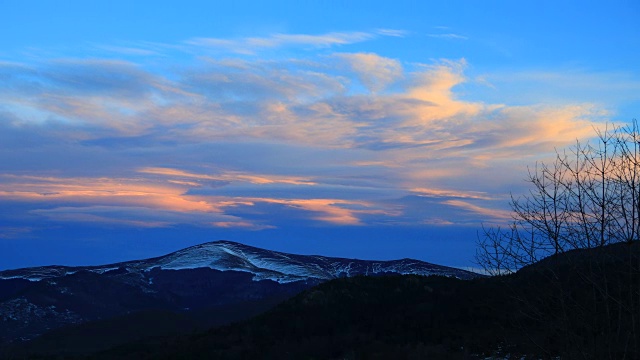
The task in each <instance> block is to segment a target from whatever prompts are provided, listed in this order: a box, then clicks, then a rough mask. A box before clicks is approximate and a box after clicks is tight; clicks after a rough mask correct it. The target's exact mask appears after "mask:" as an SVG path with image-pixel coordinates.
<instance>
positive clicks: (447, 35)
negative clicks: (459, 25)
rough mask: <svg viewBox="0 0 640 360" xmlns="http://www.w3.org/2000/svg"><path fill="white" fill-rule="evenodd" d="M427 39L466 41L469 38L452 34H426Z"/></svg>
mask: <svg viewBox="0 0 640 360" xmlns="http://www.w3.org/2000/svg"><path fill="white" fill-rule="evenodd" d="M427 36H428V37H432V38H438V39H451V40H468V39H469V38H468V37H466V36H464V35H460V34H454V33H446V34H427Z"/></svg>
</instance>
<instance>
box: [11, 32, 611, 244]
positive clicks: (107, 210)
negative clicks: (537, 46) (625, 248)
mask: <svg viewBox="0 0 640 360" xmlns="http://www.w3.org/2000/svg"><path fill="white" fill-rule="evenodd" d="M404 35H405V33H404V32H402V31H398V30H377V31H375V32H351V33H327V34H322V35H303V34H275V35H272V36H268V37H263V38H241V39H212V38H197V39H191V40H187V41H185V42H184V43H182V44H178V45H176V46H175V49H178V50H175V51H179V52H181V54H182V56H183V57H184V56H187V57H189V56H194V57H193V58H192V59H191V60H190V61H186V62H175V63H172V65H171V66H158V65H157V64H156V63H155V62H153V61H151V60H148V59H147V60H145V59H146V58H145V57H144V56H147V55H150V54H154V52H152V51H151V50H148V51H147V52H142V50H144V49H139V50H140V51H138V52H137V53H136V54H135V55H139V56H142V58H141V59H140V60H138V61H132V60H122V59H121V60H113V59H100V58H91V59H86V58H83V59H54V60H44V61H40V62H33V63H0V144H2V145H0V202H6V203H9V202H12V203H22V204H28V210H27V211H26V212H25V214H24V216H26V217H29V218H30V219H33V220H34V221H35V223H36V224H37V222H38V221H47V222H80V223H94V224H109V226H125V227H168V226H174V225H184V224H189V225H195V226H202V227H220V228H242V229H249V230H261V229H273V228H277V227H280V226H283V224H286V223H287V222H288V221H297V222H304V223H305V224H309V225H310V226H327V225H332V226H368V225H374V224H375V225H388V226H408V225H411V226H418V225H420V224H427V225H430V226H433V225H437V226H454V225H460V226H467V225H470V224H475V225H477V224H478V223H479V222H481V221H504V220H505V219H506V218H508V216H507V214H506V213H505V211H504V210H505V209H504V206H505V200H506V198H507V196H506V194H507V193H508V192H509V191H510V190H511V189H512V188H513V186H514V184H516V183H519V181H520V179H521V178H522V170H523V169H524V168H525V167H526V165H529V164H531V163H533V161H535V160H537V159H540V158H545V157H546V156H548V154H549V153H550V152H552V151H553V149H554V147H562V146H564V145H566V144H569V143H571V142H572V141H574V140H575V139H576V138H585V137H589V136H591V135H592V133H593V124H594V121H598V120H599V119H600V118H601V116H602V110H601V109H600V108H598V107H597V106H596V105H594V104H590V103H564V104H554V105H545V104H529V105H522V104H519V105H517V106H516V105H509V104H505V103H487V102H483V101H480V100H467V99H469V98H471V97H470V96H469V95H468V94H467V95H466V96H465V97H462V96H461V95H460V93H459V89H460V88H461V87H462V86H464V85H465V84H467V83H469V82H470V80H469V79H468V78H467V77H466V76H465V71H466V68H467V66H468V65H467V63H466V61H465V60H464V59H457V60H436V61H430V62H428V63H424V64H415V63H412V64H405V63H402V62H401V61H400V60H398V59H393V58H388V57H385V56H383V55H380V54H376V53H373V52H346V51H337V50H340V49H335V47H337V46H344V45H348V44H353V43H357V42H362V41H371V40H374V39H375V38H377V37H382V36H384V37H388V36H394V37H398V36H404ZM434 36H435V35H434ZM438 36H440V37H448V38H453V37H454V34H444V35H438ZM455 38H456V39H457V38H459V37H458V36H457V35H456V37H455ZM283 47H302V48H312V49H318V48H321V49H323V51H321V52H305V53H303V54H301V55H299V56H297V57H296V56H293V57H287V58H282V57H276V56H273V57H270V56H268V54H267V53H265V52H266V51H268V50H269V49H274V48H283ZM165 48H166V46H165ZM104 49H107V50H109V49H110V50H111V51H113V52H114V53H122V51H121V50H122V49H121V48H117V49H116V48H113V47H111V48H109V47H103V50H104ZM211 49H215V50H216V51H218V52H219V53H223V54H225V55H224V56H222V55H215V56H214V55H213V54H211V53H208V51H209V50H211ZM133 50H135V49H133ZM129 53H131V51H129ZM192 54H193V55H192ZM203 54H205V55H203ZM207 54H208V55H207ZM258 54H260V56H258ZM150 56H151V55H150ZM5 229H6V231H4V233H6V234H16V233H18V232H19V231H18V230H15V229H14V228H13V227H11V226H8V227H5ZM2 236H9V235H2Z"/></svg>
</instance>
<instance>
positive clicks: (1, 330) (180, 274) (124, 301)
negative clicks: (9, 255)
mask: <svg viewBox="0 0 640 360" xmlns="http://www.w3.org/2000/svg"><path fill="white" fill-rule="evenodd" d="M384 274H416V275H442V276H446V277H454V278H459V279H472V278H475V277H478V276H479V275H477V274H474V273H472V272H468V271H464V270H460V269H455V268H450V267H445V266H439V265H434V264H430V263H426V262H423V261H418V260H411V259H402V260H393V261H368V260H355V259H343V258H331V257H324V256H315V255H293V254H286V253H282V252H276V251H270V250H265V249H259V248H255V247H250V246H246V245H243V244H239V243H234V242H230V241H216V242H210V243H205V244H201V245H197V246H193V247H189V248H186V249H183V250H180V251H177V252H174V253H171V254H168V255H165V256H161V257H157V258H152V259H145V260H137V261H128V262H122V263H117V264H109V265H102V266H83V267H67V266H45V267H34V268H25V269H17V270H7V271H2V272H0V344H1V343H10V342H16V341H19V340H28V339H32V338H35V337H37V336H38V335H40V334H43V333H45V332H47V331H49V330H51V329H56V328H60V327H62V326H65V325H71V324H81V323H85V322H87V321H91V320H99V319H110V318H114V317H116V316H126V315H127V314H134V313H136V312H140V311H148V310H168V311H173V312H181V313H194V314H195V313H197V314H203V313H206V314H208V315H207V316H206V317H205V318H206V320H207V321H204V319H200V320H201V322H203V323H201V325H202V326H206V325H211V324H220V323H225V322H229V321H233V320H237V319H241V318H244V317H246V316H248V315H252V314H254V313H255V312H256V311H257V310H256V309H263V310H264V309H266V307H267V305H266V304H270V305H269V306H272V305H273V304H275V302H277V301H280V300H283V299H286V298H288V297H291V296H293V295H295V294H297V293H299V292H301V291H302V290H304V289H308V288H310V287H312V286H314V285H317V284H319V283H321V282H324V281H327V280H330V279H335V278H341V277H351V276H357V275H384ZM229 308H235V309H236V310H237V311H236V312H237V313H238V314H237V316H235V317H229V315H228V313H229V311H228V309H229ZM238 309H244V310H242V311H240V310H238Z"/></svg>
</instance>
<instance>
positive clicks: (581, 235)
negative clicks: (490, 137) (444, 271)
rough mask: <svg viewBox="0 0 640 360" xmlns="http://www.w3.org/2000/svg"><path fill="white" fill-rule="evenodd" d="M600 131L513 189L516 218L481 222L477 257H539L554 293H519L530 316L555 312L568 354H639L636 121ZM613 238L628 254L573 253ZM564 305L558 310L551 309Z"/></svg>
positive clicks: (496, 261)
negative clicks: (524, 186) (526, 187)
mask: <svg viewBox="0 0 640 360" xmlns="http://www.w3.org/2000/svg"><path fill="white" fill-rule="evenodd" d="M596 135H597V137H596V141H595V142H594V143H586V144H585V143H581V142H580V141H576V144H575V145H574V146H572V147H570V148H569V149H566V150H563V151H556V157H555V160H554V161H553V162H551V163H538V164H536V166H535V167H534V168H533V169H530V170H529V173H528V177H527V182H528V183H529V184H530V185H531V187H530V191H529V193H528V194H527V195H523V196H520V197H514V196H512V199H511V208H512V211H513V221H512V222H511V223H510V224H509V225H507V226H506V227H488V228H484V231H483V232H482V234H481V235H480V236H479V239H478V245H479V246H478V251H477V254H476V261H477V263H478V264H479V265H480V266H481V267H483V268H484V269H485V270H486V271H487V272H488V273H490V274H493V275H504V274H510V273H513V272H515V271H518V270H519V269H522V268H523V267H526V266H528V265H533V264H538V265H536V266H537V269H543V270H541V271H545V272H546V273H547V274H548V280H549V281H550V282H551V283H552V284H555V285H556V286H555V293H554V298H553V301H546V300H545V302H543V303H542V302H540V301H537V300H539V299H535V298H531V297H529V298H521V299H520V300H521V301H522V302H523V303H527V305H529V307H528V308H529V311H530V314H531V317H532V318H534V319H538V320H540V321H548V322H550V323H549V325H550V331H551V332H552V331H555V332H556V335H557V336H559V337H560V339H562V341H564V342H565V344H566V347H565V350H564V352H565V354H567V355H569V356H571V357H574V356H578V355H579V356H580V357H584V358H619V357H620V356H626V357H627V358H629V357H631V358H635V357H637V356H638V355H639V354H640V348H639V342H638V338H639V337H640V323H639V321H638V317H639V316H640V275H639V274H640V260H638V256H637V251H632V249H637V246H634V245H636V244H635V243H636V242H637V241H638V238H639V234H640V129H639V127H638V123H637V121H635V120H634V121H633V122H632V123H631V124H630V125H627V126H608V127H607V128H606V129H604V130H596ZM615 243H626V244H627V245H628V247H627V249H628V251H627V252H626V253H625V254H623V255H624V256H623V257H624V259H622V258H621V257H620V254H616V255H615V256H613V255H611V256H609V255H605V254H604V253H606V251H604V250H603V251H602V252H598V251H595V252H593V251H592V252H590V254H598V255H597V256H595V255H594V256H592V255H589V256H588V258H584V257H582V256H578V255H576V251H577V252H579V250H580V249H593V248H604V247H606V246H607V245H610V244H615ZM618 248H619V247H617V248H616V249H618ZM551 255H555V256H553V257H551V258H550V259H551V260H543V259H546V258H548V257H550V256H551ZM623 262H624V263H625V264H627V263H628V264H629V265H628V268H625V270H624V273H622V272H621V270H620V267H619V266H618V265H619V264H621V263H623ZM540 263H542V264H543V266H541V265H540ZM577 286H581V288H578V287H577ZM584 289H588V290H589V291H588V292H585V291H583V290H584ZM514 296H521V294H520V295H518V294H515V295H514ZM545 299H546V298H545ZM552 308H553V309H552ZM558 309H560V311H561V312H560V313H561V314H562V316H560V317H559V318H555V319H549V317H548V316H546V315H548V314H551V313H557V311H556V310H558ZM551 323H553V324H551ZM551 325H553V326H552V327H551Z"/></svg>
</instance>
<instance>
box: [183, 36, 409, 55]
mask: <svg viewBox="0 0 640 360" xmlns="http://www.w3.org/2000/svg"><path fill="white" fill-rule="evenodd" d="M378 34H380V35H385V36H399V34H400V33H399V32H398V31H391V32H388V31H387V32H384V31H378V32H375V33H374V32H330V33H325V34H320V35H309V34H273V35H270V36H267V37H244V38H238V39H219V38H194V39H190V40H187V41H186V42H185V43H186V44H187V45H191V46H196V47H206V48H214V49H221V50H225V51H230V52H235V53H239V54H253V53H254V52H256V51H258V50H261V49H272V48H279V47H284V46H303V47H305V46H306V47H311V48H327V47H331V46H338V45H347V44H353V43H358V42H362V41H366V40H371V39H372V38H374V37H375V36H376V35H378Z"/></svg>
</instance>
